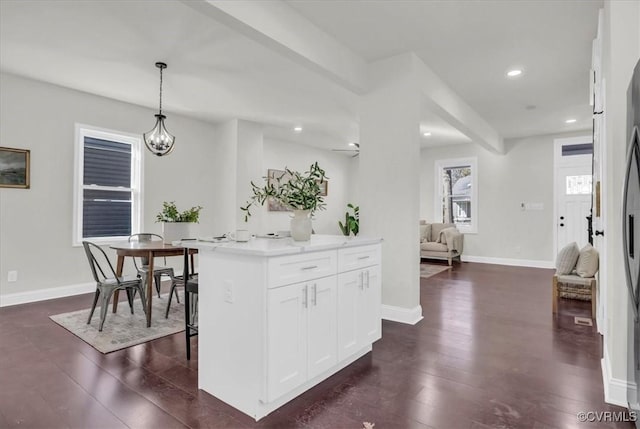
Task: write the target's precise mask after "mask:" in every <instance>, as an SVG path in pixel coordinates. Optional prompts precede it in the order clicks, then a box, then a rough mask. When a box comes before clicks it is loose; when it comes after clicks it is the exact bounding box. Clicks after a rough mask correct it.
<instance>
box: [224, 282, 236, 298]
mask: <svg viewBox="0 0 640 429" xmlns="http://www.w3.org/2000/svg"><path fill="white" fill-rule="evenodd" d="M224 302H228V303H230V304H233V302H234V298H233V283H232V282H231V281H229V280H225V281H224Z"/></svg>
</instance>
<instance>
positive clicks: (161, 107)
mask: <svg viewBox="0 0 640 429" xmlns="http://www.w3.org/2000/svg"><path fill="white" fill-rule="evenodd" d="M159 110H160V112H159V114H160V115H162V67H160V109H159Z"/></svg>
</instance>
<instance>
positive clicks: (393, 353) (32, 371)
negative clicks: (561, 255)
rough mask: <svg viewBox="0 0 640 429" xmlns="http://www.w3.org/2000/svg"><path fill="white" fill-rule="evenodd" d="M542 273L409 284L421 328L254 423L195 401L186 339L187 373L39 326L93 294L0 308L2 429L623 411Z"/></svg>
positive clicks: (153, 356) (574, 312)
mask: <svg viewBox="0 0 640 429" xmlns="http://www.w3.org/2000/svg"><path fill="white" fill-rule="evenodd" d="M552 275H553V273H552V272H551V271H549V270H542V269H533V268H519V267H504V266H497V265H483V264H472V263H463V264H455V267H454V269H453V270H450V271H444V272H442V273H440V274H438V275H436V276H434V277H430V278H428V279H421V304H422V308H423V312H424V317H425V318H424V320H423V321H421V322H420V323H419V324H417V325H415V326H407V325H403V324H399V323H394V322H387V321H385V322H383V338H382V340H381V341H379V342H378V343H376V344H375V345H374V350H373V353H371V354H368V355H366V356H364V357H363V358H361V359H359V360H358V361H356V362H355V363H354V364H353V365H351V366H349V367H348V368H345V369H344V370H342V371H340V372H339V373H338V374H336V375H334V376H333V377H330V378H329V379H328V380H326V381H324V382H323V383H321V384H319V385H318V386H316V387H315V388H313V389H311V390H310V391H308V392H306V393H305V394H303V395H301V396H300V397H298V398H296V399H294V400H293V401H291V402H289V403H288V404H285V405H284V406H283V407H282V408H280V409H279V410H277V411H275V412H274V413H272V414H271V415H269V416H267V417H266V418H264V419H262V420H261V421H260V422H258V423H255V422H254V421H253V420H252V419H251V418H249V417H248V416H246V415H244V414H242V413H240V412H239V411H237V410H235V409H233V408H232V407H230V406H229V405H227V404H225V403H223V402H222V401H220V400H218V399H217V398H214V397H212V396H211V395H209V394H207V393H204V392H202V391H199V390H198V389H197V374H198V359H197V337H195V338H192V339H191V341H192V348H193V356H192V360H191V361H187V360H186V358H185V345H184V335H183V334H181V333H180V334H176V335H172V336H169V337H164V338H160V339H158V340H155V341H151V342H149V343H146V344H141V345H138V346H135V347H130V348H128V349H125V350H119V351H116V352H113V353H110V354H108V355H103V354H101V353H100V352H98V351H96V350H95V349H93V348H92V347H91V346H89V345H87V344H86V343H84V342H83V341H82V340H80V339H78V338H77V337H75V336H74V335H72V334H70V333H69V332H68V331H66V330H65V329H63V328H61V327H60V326H58V325H56V324H55V323H53V322H52V321H50V320H49V318H48V316H49V315H52V314H58V313H63V312H67V311H73V310H78V309H82V308H87V307H89V306H90V304H91V300H92V295H91V294H88V295H82V296H76V297H69V298H64V299H58V300H51V301H45V302H39V303H33V304H27V305H22V306H15V307H7V308H2V309H0V384H1V386H2V388H1V389H0V427H8V428H13V427H28V428H45V427H46V428H57V427H61V428H62V427H64V428H69V427H79V428H80V427H92V428H93V427H97V428H99V427H108V428H119V427H135V428H138V427H162V428H174V427H175V428H183V427H190V428H256V427H257V428H325V427H326V428H346V427H349V428H361V427H362V422H365V421H368V422H372V423H375V424H376V429H381V428H423V429H424V428H474V429H483V428H495V427H516V428H518V427H530V428H537V429H546V428H568V427H582V425H581V424H580V423H579V422H578V421H577V418H576V413H578V412H579V411H589V410H591V411H621V410H622V409H621V408H618V407H615V406H611V405H607V404H605V403H604V398H603V386H602V374H601V372H600V371H601V370H600V349H599V347H600V343H599V338H598V335H597V334H596V330H595V328H592V327H585V326H578V325H575V324H574V323H573V316H587V317H588V315H589V313H590V306H589V303H588V302H587V303H585V302H577V301H569V300H560V302H559V307H558V310H559V314H558V316H557V317H555V318H554V317H552V314H551V278H552ZM166 286H167V285H164V287H165V289H166ZM123 299H124V298H123ZM587 427H611V428H631V427H632V425H631V424H627V423H616V424H613V423H612V424H609V425H604V424H603V425H601V426H597V425H595V426H594V425H587Z"/></svg>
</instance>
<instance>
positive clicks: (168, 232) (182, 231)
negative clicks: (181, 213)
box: [162, 222, 195, 244]
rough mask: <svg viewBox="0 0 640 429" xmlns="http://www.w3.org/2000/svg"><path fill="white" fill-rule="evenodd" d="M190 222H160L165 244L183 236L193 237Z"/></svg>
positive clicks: (183, 237)
mask: <svg viewBox="0 0 640 429" xmlns="http://www.w3.org/2000/svg"><path fill="white" fill-rule="evenodd" d="M193 225H194V223H192V222H162V236H163V237H164V242H165V243H166V244H171V243H172V242H173V241H178V240H182V239H185V238H195V237H194V236H193V235H194V232H193V230H194V228H193Z"/></svg>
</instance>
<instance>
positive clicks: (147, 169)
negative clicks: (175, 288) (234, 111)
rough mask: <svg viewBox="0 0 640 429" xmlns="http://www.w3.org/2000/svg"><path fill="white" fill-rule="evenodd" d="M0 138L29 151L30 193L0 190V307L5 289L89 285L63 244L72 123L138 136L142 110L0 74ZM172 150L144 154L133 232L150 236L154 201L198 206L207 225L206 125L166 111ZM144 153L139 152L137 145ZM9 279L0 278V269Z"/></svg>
mask: <svg viewBox="0 0 640 429" xmlns="http://www.w3.org/2000/svg"><path fill="white" fill-rule="evenodd" d="M0 93H1V94H2V96H1V97H0V123H1V124H2V127H1V128H0V142H1V144H2V146H8V147H16V148H24V149H30V150H31V189H28V190H24V189H0V304H2V300H3V297H5V298H6V296H7V295H9V294H17V293H24V292H29V291H35V290H40V289H48V288H56V287H61V286H68V285H75V284H82V283H87V282H91V281H92V280H91V274H90V271H89V268H88V263H87V260H86V257H85V255H84V251H83V249H82V247H72V245H71V241H72V235H71V231H72V217H73V216H72V213H73V180H74V177H73V175H74V165H73V159H74V124H75V123H76V122H77V123H82V124H87V125H93V126H98V127H102V128H107V129H112V130H118V131H124V132H127V133H136V134H141V133H143V132H146V131H147V130H148V129H150V128H151V127H152V126H153V124H154V121H155V118H154V117H153V115H154V114H155V113H156V112H155V111H153V110H151V109H146V108H143V107H139V106H135V105H131V104H127V103H122V102H119V101H114V100H111V99H107V98H103V97H98V96H94V95H89V94H86V93H83V92H79V91H75V90H70V89H66V88H62V87H59V86H54V85H50V84H46V83H43V82H38V81H34V80H29V79H24V78H21V77H17V76H15V75H10V74H0ZM167 116H168V119H167V128H168V129H169V131H170V132H171V133H172V134H174V135H175V136H176V148H175V150H174V152H173V153H172V154H171V155H169V156H167V157H162V158H159V157H156V156H152V155H150V154H149V153H145V154H144V200H143V201H144V217H143V228H144V230H146V231H149V232H158V233H160V231H161V227H160V224H156V223H155V215H156V213H157V212H158V211H159V209H160V208H161V205H162V201H171V200H175V201H176V203H177V205H178V207H179V208H181V207H185V208H187V207H190V206H193V205H201V206H203V207H204V209H203V210H202V212H201V224H200V230H201V231H215V230H216V225H217V223H219V219H217V218H216V201H218V200H219V196H218V195H217V194H218V189H219V187H220V186H222V185H221V183H223V181H222V177H219V175H218V173H217V172H218V170H219V165H218V163H219V161H218V159H219V156H218V154H217V148H216V145H215V142H214V136H215V129H214V127H213V126H212V125H210V124H207V123H204V122H201V121H197V120H193V119H188V118H185V117H180V116H178V115H173V114H171V113H170V112H169V113H168V115H167ZM144 151H145V152H146V149H144ZM9 270H17V271H18V281H17V282H15V283H7V271H9Z"/></svg>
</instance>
